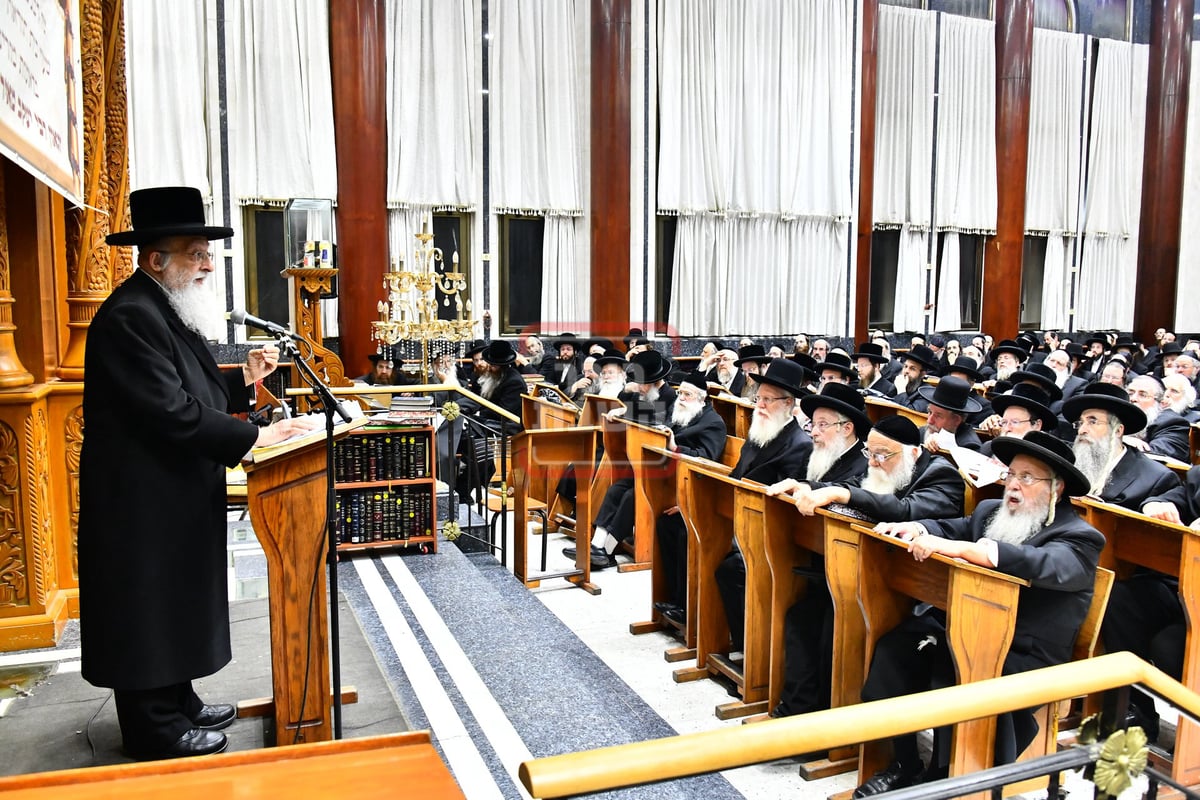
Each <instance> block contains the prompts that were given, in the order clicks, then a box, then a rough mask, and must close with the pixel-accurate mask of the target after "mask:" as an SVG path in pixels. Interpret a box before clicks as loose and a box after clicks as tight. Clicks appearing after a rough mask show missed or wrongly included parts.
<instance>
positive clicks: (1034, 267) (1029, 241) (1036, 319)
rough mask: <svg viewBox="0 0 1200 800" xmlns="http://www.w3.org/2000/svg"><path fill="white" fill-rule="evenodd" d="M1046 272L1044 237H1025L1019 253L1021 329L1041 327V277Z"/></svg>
mask: <svg viewBox="0 0 1200 800" xmlns="http://www.w3.org/2000/svg"><path fill="white" fill-rule="evenodd" d="M1045 271H1046V237H1045V236H1028V235H1026V237H1025V246H1024V248H1023V250H1022V252H1021V327H1022V328H1028V329H1030V330H1037V329H1038V328H1040V327H1041V326H1042V276H1043V275H1044V274H1045Z"/></svg>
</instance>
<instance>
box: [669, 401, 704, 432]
mask: <svg viewBox="0 0 1200 800" xmlns="http://www.w3.org/2000/svg"><path fill="white" fill-rule="evenodd" d="M702 413H704V402H703V401H696V400H684V399H683V398H682V397H676V398H675V407H674V408H673V409H671V424H672V425H673V426H674V427H675V429H676V430H678V429H680V428H686V427H687V426H688V425H691V424H692V423H693V422H694V421H695V420H696V417H698V416H700V415H701V414H702Z"/></svg>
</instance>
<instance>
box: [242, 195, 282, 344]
mask: <svg viewBox="0 0 1200 800" xmlns="http://www.w3.org/2000/svg"><path fill="white" fill-rule="evenodd" d="M284 216H285V215H284V212H283V207H282V206H280V207H275V206H264V205H251V206H243V208H242V226H243V228H244V230H245V232H246V233H245V238H244V239H243V241H244V242H245V245H244V246H245V254H246V310H247V311H249V312H250V313H251V314H253V315H255V316H257V317H261V318H262V319H274V320H287V319H290V316H289V314H288V284H287V279H286V278H284V277H283V276H282V275H280V274H279V273H280V271H281V270H283V269H284V268H285V267H287V266H289V264H288V263H287V255H286V254H285V253H284V252H283V250H284V246H283V245H284V242H283V226H284ZM246 335H247V336H249V337H251V338H258V337H264V336H266V334H265V333H261V332H259V331H256V330H255V329H253V328H247V329H246Z"/></svg>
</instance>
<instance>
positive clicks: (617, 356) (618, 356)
mask: <svg viewBox="0 0 1200 800" xmlns="http://www.w3.org/2000/svg"><path fill="white" fill-rule="evenodd" d="M627 363H628V362H627V361H626V360H625V354H624V353H622V352H621V351H620V350H618V349H616V348H615V347H613V348H609V349H608V350H605V351H604V355H602V356H600V357H599V358H597V359H596V361H595V362H594V363H593V364H592V366H593V367H595V368H596V369H600V368H601V367H603V366H604V365H605V364H617V365H619V366H620V367H621V368H622V369H624V368H625V365H626V364H627Z"/></svg>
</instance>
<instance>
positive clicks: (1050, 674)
mask: <svg viewBox="0 0 1200 800" xmlns="http://www.w3.org/2000/svg"><path fill="white" fill-rule="evenodd" d="M1135 683H1140V684H1142V685H1143V686H1145V687H1146V688H1148V689H1150V690H1151V691H1153V692H1154V693H1155V694H1157V695H1159V696H1161V697H1163V698H1166V699H1167V700H1169V701H1170V702H1171V703H1172V704H1174V705H1175V706H1176V707H1177V708H1179V709H1181V710H1183V711H1185V712H1186V713H1187V714H1188V715H1189V716H1191V717H1192V718H1193V719H1195V718H1200V694H1197V693H1196V692H1194V691H1192V690H1190V689H1188V688H1186V687H1184V686H1183V685H1182V684H1180V683H1179V682H1178V681H1175V680H1173V679H1172V678H1170V677H1169V676H1168V675H1166V673H1164V672H1161V671H1160V670H1158V669H1156V668H1155V667H1153V666H1151V665H1150V664H1147V663H1146V662H1145V661H1143V660H1141V659H1140V658H1138V657H1137V656H1135V655H1133V654H1132V653H1126V652H1122V653H1112V654H1109V655H1104V656H1098V657H1096V658H1091V659H1087V660H1085V661H1072V662H1070V663H1067V664H1060V665H1058V666H1053V667H1044V668H1042V669H1037V670H1032V671H1029V672H1022V673H1020V674H1017V675H1005V676H1003V677H1000V678H991V679H989V680H983V681H977V682H975V683H970V684H964V685H961V686H950V687H947V688H945V689H935V690H933V691H929V692H921V693H919V694H912V695H906V696H903V697H894V698H891V699H888V700H877V701H874V702H870V703H860V704H858V705H851V706H843V707H841V708H833V709H829V710H826V711H816V712H813V713H811V714H802V715H799V716H795V717H783V718H780V719H770V720H766V721H763V722H759V723H755V724H754V725H744V726H740V727H735V728H721V729H719V730H712V731H704V732H701V733H689V734H683V735H680V736H670V737H667V738H664V739H654V740H651V741H646V742H635V743H632V744H623V745H615V746H612V747H602V748H598V749H596V750H586V751H582V752H578V753H564V754H562V755H556V756H548V757H546V758H538V759H533V760H532V761H525V762H523V763H522V764H521V767H520V777H521V783H522V784H524V786H525V788H526V789H527V790H528V791H529V793H530V794H531V795H532V796H534V797H539V798H549V797H567V796H570V795H577V794H587V793H590V792H599V791H604V790H607V789H615V788H619V787H622V786H633V785H636V784H644V783H653V782H655V781H663V780H669V779H672V778H682V777H686V776H689V775H699V774H702V773H707V772H716V771H719V770H723V769H731V768H734V767H744V766H747V765H750V764H759V763H763V762H767V761H775V760H778V759H781V758H789V757H791V756H794V755H796V754H798V753H805V752H811V751H814V750H825V749H832V748H835V747H843V746H847V745H854V744H859V743H861V742H867V741H875V740H877V739H889V738H891V737H893V736H898V735H900V734H904V733H913V732H915V731H920V730H925V729H926V728H935V727H941V726H943V725H952V724H954V723H957V722H962V721H965V720H972V719H981V718H984V717H991V716H995V715H997V714H1002V713H1005V712H1008V711H1014V710H1016V709H1021V708H1033V707H1036V706H1041V705H1045V704H1047V703H1052V702H1057V701H1059V700H1063V699H1066V698H1069V697H1078V696H1080V695H1085V694H1092V693H1096V692H1104V691H1108V690H1110V689H1115V688H1117V687H1120V686H1129V685H1132V684H1135Z"/></svg>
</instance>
